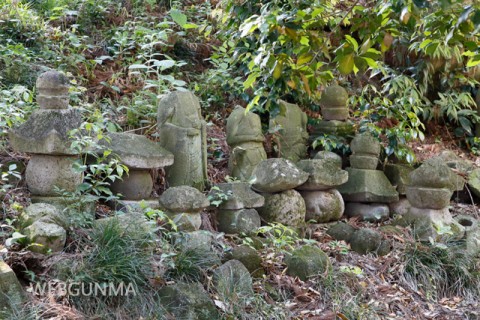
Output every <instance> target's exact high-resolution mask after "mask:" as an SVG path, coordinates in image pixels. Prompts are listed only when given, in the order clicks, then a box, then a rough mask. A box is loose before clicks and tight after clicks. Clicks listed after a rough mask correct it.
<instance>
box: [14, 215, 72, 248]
mask: <svg viewBox="0 0 480 320" xmlns="http://www.w3.org/2000/svg"><path fill="white" fill-rule="evenodd" d="M23 233H24V234H25V235H26V236H27V238H28V240H29V242H30V243H31V244H30V245H29V247H28V249H29V250H31V251H33V252H39V253H47V252H48V251H49V250H51V251H52V252H59V251H62V250H63V247H64V246H65V241H66V240H67V232H66V231H65V229H63V228H62V227H60V226H59V225H56V224H53V223H48V222H43V221H41V220H38V221H35V222H34V223H33V224H31V225H30V226H28V227H27V228H25V229H24V230H23Z"/></svg>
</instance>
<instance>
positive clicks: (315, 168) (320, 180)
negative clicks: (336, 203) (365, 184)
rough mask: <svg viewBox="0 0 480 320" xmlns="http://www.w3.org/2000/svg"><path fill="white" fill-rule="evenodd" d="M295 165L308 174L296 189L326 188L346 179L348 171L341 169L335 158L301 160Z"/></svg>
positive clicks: (340, 183)
mask: <svg viewBox="0 0 480 320" xmlns="http://www.w3.org/2000/svg"><path fill="white" fill-rule="evenodd" d="M297 167H298V168H299V169H301V170H303V171H305V172H306V173H308V174H309V177H308V180H307V181H306V182H305V183H304V184H302V185H300V186H298V187H297V189H298V190H319V191H320V190H328V189H332V188H335V187H338V186H340V185H342V184H344V183H345V182H347V180H348V173H347V172H346V171H345V170H342V168H341V167H340V166H339V165H338V162H337V161H336V160H333V161H332V160H329V159H323V160H315V159H314V160H301V161H299V162H298V163H297Z"/></svg>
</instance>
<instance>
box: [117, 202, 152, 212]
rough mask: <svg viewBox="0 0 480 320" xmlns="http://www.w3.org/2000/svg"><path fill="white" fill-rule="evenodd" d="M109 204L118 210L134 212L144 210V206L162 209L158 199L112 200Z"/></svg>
mask: <svg viewBox="0 0 480 320" xmlns="http://www.w3.org/2000/svg"><path fill="white" fill-rule="evenodd" d="M109 206H110V207H111V208H112V209H113V210H116V211H124V212H128V211H129V212H134V211H143V209H144V208H151V209H160V203H159V202H158V200H157V199H146V200H112V201H110V202H109Z"/></svg>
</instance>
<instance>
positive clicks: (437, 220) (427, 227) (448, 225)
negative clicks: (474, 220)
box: [403, 207, 465, 241]
mask: <svg viewBox="0 0 480 320" xmlns="http://www.w3.org/2000/svg"><path fill="white" fill-rule="evenodd" d="M403 220H404V222H405V224H407V225H411V226H412V227H413V231H414V234H415V237H416V238H417V239H419V240H420V241H430V239H433V240H435V241H445V240H450V239H461V238H462V237H463V235H464V233H465V227H464V226H462V225H461V224H459V223H458V222H457V221H455V220H454V219H453V218H452V216H451V214H450V211H449V210H448V208H443V209H437V210H436V209H421V208H416V207H411V208H410V210H409V211H408V213H407V214H405V215H404V216H403Z"/></svg>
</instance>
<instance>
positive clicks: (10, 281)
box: [0, 260, 26, 310]
mask: <svg viewBox="0 0 480 320" xmlns="http://www.w3.org/2000/svg"><path fill="white" fill-rule="evenodd" d="M25 299H26V297H25V293H24V292H23V290H22V286H21V285H20V282H19V281H18V279H17V276H16V275H15V272H13V270H12V269H11V268H10V267H9V266H8V264H6V263H5V262H4V261H2V260H0V310H3V309H4V308H6V309H13V310H18V309H19V308H21V306H22V303H23V302H24V301H25Z"/></svg>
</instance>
